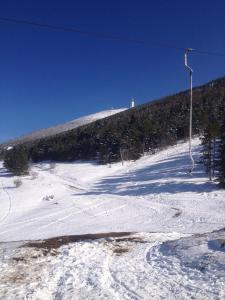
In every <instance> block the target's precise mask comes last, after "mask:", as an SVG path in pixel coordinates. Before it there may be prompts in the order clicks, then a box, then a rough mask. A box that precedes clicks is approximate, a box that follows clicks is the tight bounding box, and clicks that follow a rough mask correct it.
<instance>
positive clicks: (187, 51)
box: [184, 48, 195, 173]
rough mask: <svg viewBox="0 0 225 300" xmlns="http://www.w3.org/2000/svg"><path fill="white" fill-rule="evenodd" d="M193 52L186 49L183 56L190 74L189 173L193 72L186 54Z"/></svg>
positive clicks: (193, 164)
mask: <svg viewBox="0 0 225 300" xmlns="http://www.w3.org/2000/svg"><path fill="white" fill-rule="evenodd" d="M191 51H193V49H191V48H188V49H187V50H186V52H185V54H184V64H185V67H186V68H187V69H188V70H189V74H190V117H189V121H190V122H189V156H190V160H191V164H192V165H191V169H190V171H189V172H190V173H192V172H193V170H194V167H195V162H194V158H193V156H192V145H191V141H192V110H193V108H192V106H193V105H192V97H193V93H192V74H193V70H192V68H191V67H190V66H189V65H188V61H187V58H188V53H189V52H191Z"/></svg>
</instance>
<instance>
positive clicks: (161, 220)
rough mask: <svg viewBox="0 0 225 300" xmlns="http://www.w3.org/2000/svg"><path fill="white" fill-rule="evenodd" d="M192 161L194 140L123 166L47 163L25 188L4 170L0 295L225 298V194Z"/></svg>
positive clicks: (34, 169)
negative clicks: (94, 236) (190, 147)
mask: <svg viewBox="0 0 225 300" xmlns="http://www.w3.org/2000/svg"><path fill="white" fill-rule="evenodd" d="M199 144H200V142H199V140H198V139H197V138H196V139H195V140H194V141H193V148H194V158H195V160H196V161H198V160H199V155H200V147H201V146H200V145H199ZM189 163H190V162H189V159H188V144H187V143H180V144H178V145H177V146H174V147H170V148H168V149H165V150H163V151H161V152H158V153H157V154H155V155H146V156H144V157H142V158H141V159H140V160H138V161H135V162H127V163H125V165H124V166H122V165H121V164H120V163H117V164H113V165H111V166H103V165H97V164H96V163H95V162H76V163H73V164H69V163H57V164H55V166H54V165H52V164H49V163H48V162H45V163H41V164H36V165H34V166H32V169H31V175H29V176H24V177H23V178H22V185H21V186H20V187H18V188H16V187H15V185H14V183H13V181H14V179H15V178H14V177H11V176H10V174H8V173H7V172H6V170H5V169H4V168H3V167H1V169H0V181H1V186H2V188H1V191H0V200H1V201H0V242H1V244H0V252H1V259H0V268H1V272H0V273H1V274H0V298H6V299H23V298H24V297H28V298H27V299H223V298H224V297H225V279H224V278H225V265H224V261H225V260H224V259H225V251H224V249H225V248H224V244H225V243H224V244H223V241H225V231H224V230H223V228H224V227H225V214H224V209H225V191H224V190H219V189H218V188H217V186H216V184H215V183H210V182H208V179H207V178H206V176H205V173H204V170H203V169H202V166H201V165H199V164H197V165H196V169H195V171H194V173H193V175H190V174H188V172H187V170H188V169H189ZM110 232H124V234H122V235H121V236H119V237H118V236H117V237H116V236H113V234H112V237H110V234H109V235H108V236H107V237H105V238H104V235H102V238H101V239H94V240H93V239H91V238H89V239H87V238H85V237H84V238H82V239H81V240H78V241H76V242H72V241H73V239H71V240H70V239H68V238H66V237H67V236H68V235H71V236H74V235H83V234H90V233H91V234H99V233H110ZM52 237H60V238H58V239H56V241H54V242H53V243H52V244H51V246H50V247H49V248H48V249H47V250H46V247H44V246H43V245H42V243H41V241H40V242H38V243H37V244H35V243H34V244H32V245H30V246H29V245H27V243H28V241H30V240H43V239H48V238H52ZM26 241H27V242H26ZM64 241H65V242H64ZM59 242H60V243H61V244H60V245H58V246H57V243H59ZM29 243H30V242H29ZM46 245H47V244H46ZM18 246H20V247H18ZM12 295H13V297H14V298H13V297H12ZM10 297H12V298H10Z"/></svg>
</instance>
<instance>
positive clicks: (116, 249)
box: [112, 245, 129, 256]
mask: <svg viewBox="0 0 225 300" xmlns="http://www.w3.org/2000/svg"><path fill="white" fill-rule="evenodd" d="M112 252H113V253H114V254H115V255H117V256H120V255H122V254H124V253H127V252H129V248H128V247H122V246H119V245H117V246H115V247H113V248H112Z"/></svg>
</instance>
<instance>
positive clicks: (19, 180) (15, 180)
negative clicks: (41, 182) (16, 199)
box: [13, 178, 23, 188]
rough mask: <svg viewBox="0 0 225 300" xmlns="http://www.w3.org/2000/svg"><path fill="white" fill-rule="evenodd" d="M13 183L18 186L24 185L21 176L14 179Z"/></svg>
mask: <svg viewBox="0 0 225 300" xmlns="http://www.w3.org/2000/svg"><path fill="white" fill-rule="evenodd" d="M13 183H14V185H15V187H16V188H18V187H20V186H21V185H22V183H23V182H22V180H21V179H20V178H16V179H14V181H13Z"/></svg>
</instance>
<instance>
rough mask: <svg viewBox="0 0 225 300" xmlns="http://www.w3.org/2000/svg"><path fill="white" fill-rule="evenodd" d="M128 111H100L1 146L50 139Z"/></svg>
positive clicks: (122, 109)
mask: <svg viewBox="0 0 225 300" xmlns="http://www.w3.org/2000/svg"><path fill="white" fill-rule="evenodd" d="M126 109H127V108H121V109H110V110H104V111H100V112H98V113H95V114H91V115H87V116H84V117H81V118H78V119H74V120H72V121H69V122H66V123H63V124H59V125H56V126H52V127H49V128H45V129H41V130H38V131H34V132H32V133H30V134H27V135H23V136H21V137H18V138H16V139H13V140H10V141H8V142H6V143H3V144H2V145H0V146H1V147H6V146H10V145H17V144H21V143H26V142H31V141H35V140H39V139H43V138H47V137H50V136H53V135H56V134H60V133H63V132H66V131H69V130H72V129H75V128H77V127H80V126H82V125H85V124H89V123H92V122H94V121H96V120H99V119H103V118H106V117H109V116H112V115H114V114H117V113H119V112H122V111H124V110H126Z"/></svg>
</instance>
